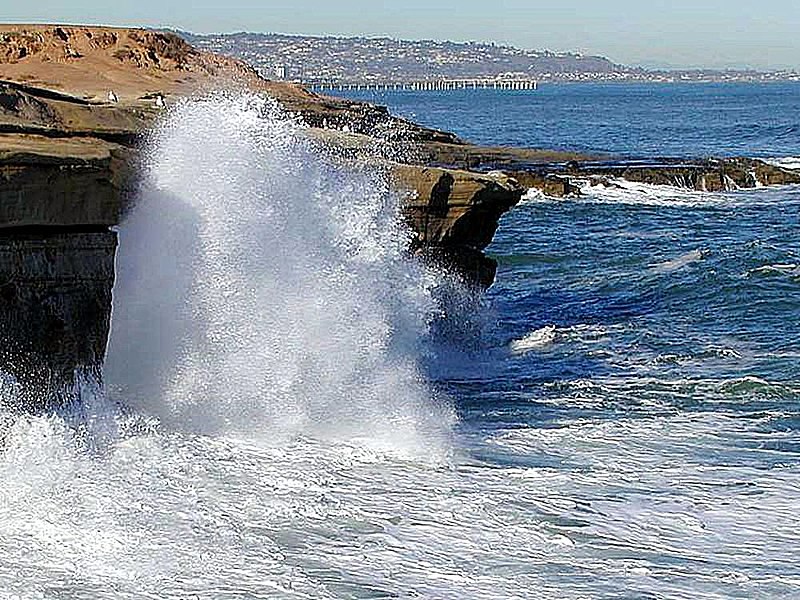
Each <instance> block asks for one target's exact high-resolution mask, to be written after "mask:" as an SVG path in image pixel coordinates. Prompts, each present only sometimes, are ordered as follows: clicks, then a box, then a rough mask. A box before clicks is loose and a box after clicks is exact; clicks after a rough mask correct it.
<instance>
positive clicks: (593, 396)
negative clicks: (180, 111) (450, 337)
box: [360, 84, 800, 598]
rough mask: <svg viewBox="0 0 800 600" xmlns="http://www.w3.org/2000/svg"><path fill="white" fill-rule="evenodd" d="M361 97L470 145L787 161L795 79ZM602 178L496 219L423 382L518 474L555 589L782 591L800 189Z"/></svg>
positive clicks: (797, 389) (799, 383)
mask: <svg viewBox="0 0 800 600" xmlns="http://www.w3.org/2000/svg"><path fill="white" fill-rule="evenodd" d="M360 96H361V97H362V98H365V99H370V100H371V101H377V102H380V103H384V104H386V105H388V106H389V107H390V108H391V109H392V110H393V111H395V112H397V113H399V114H403V115H406V116H409V117H412V118H415V119H417V120H419V121H421V122H423V123H425V124H427V125H430V126H433V127H439V128H442V129H449V130H454V131H456V132H457V133H459V134H460V135H462V136H463V137H465V138H467V139H471V140H476V141H479V142H481V143H486V144H511V145H526V146H541V147H558V148H565V149H572V150H579V151H597V152H611V153H615V154H619V155H623V156H628V157H643V156H650V157H652V156H702V155H744V156H755V157H774V158H782V159H785V160H784V163H785V164H790V165H791V164H794V166H795V168H796V167H797V159H796V158H791V157H797V156H798V154H800V103H798V99H800V85H798V84H779V85H766V86H760V85H744V84H742V85H739V84H737V85H717V84H709V85H670V86H662V85H622V86H618V85H566V86H552V87H542V88H541V89H540V90H539V91H538V92H535V93H531V92H496V91H477V92H455V93H452V94H447V93H442V94H425V93H403V92H401V93H381V94H378V95H376V94H375V93H371V94H364V93H363V92H362V93H361V94H360ZM621 184H622V185H621V187H620V188H618V189H607V188H602V187H598V188H592V187H590V186H587V187H585V188H584V195H583V196H582V197H580V198H573V199H554V198H547V197H543V196H541V195H535V194H534V195H531V197H530V198H529V199H527V200H525V201H523V202H522V203H521V204H520V205H519V206H517V207H516V208H514V209H513V210H512V211H511V212H510V213H509V214H507V215H506V216H505V217H504V218H503V220H502V222H501V225H500V228H499V230H498V232H497V235H496V237H495V240H494V242H493V243H492V244H491V246H490V247H489V253H490V254H491V255H492V256H494V257H495V258H496V259H497V260H498V262H499V269H498V273H497V280H496V283H495V284H494V285H493V286H492V287H491V288H490V290H489V291H488V293H487V294H486V297H485V307H484V308H485V311H486V312H485V313H484V316H486V318H487V323H486V324H485V325H484V329H483V335H484V338H483V340H482V344H483V346H482V349H481V350H480V351H478V352H475V353H473V354H470V355H465V356H463V357H461V359H460V360H456V361H453V362H452V363H451V368H450V370H449V371H444V372H441V373H440V374H439V375H440V378H441V381H442V383H443V385H444V386H445V387H446V388H447V389H448V391H449V392H450V393H451V394H452V395H453V396H454V397H455V398H456V399H457V400H456V402H457V406H458V408H459V412H460V414H461V416H462V419H463V420H462V433H463V435H464V436H465V437H467V438H469V439H470V440H471V451H472V456H473V457H474V458H475V459H476V460H478V461H479V462H480V463H481V464H485V465H494V466H495V467H498V468H501V467H502V468H506V469H511V470H512V471H514V472H515V473H517V474H518V475H519V474H520V473H526V474H527V475H519V476H520V477H522V478H523V479H525V478H526V477H527V476H530V477H533V479H534V480H535V483H534V484H533V485H532V486H531V493H532V494H534V495H535V496H536V498H537V499H536V500H534V499H533V498H529V499H528V500H527V502H528V504H527V505H526V506H527V508H526V509H525V510H523V511H522V512H521V513H520V514H521V515H524V516H521V517H520V518H524V519H539V520H541V523H542V527H543V528H545V529H548V530H551V531H556V532H560V533H561V534H563V535H564V536H566V537H567V538H569V540H570V542H569V545H568V550H564V555H565V556H567V555H569V556H571V557H572V559H573V560H576V559H578V560H576V563H577V564H575V563H573V564H571V566H570V567H569V568H567V567H565V565H564V564H563V563H562V562H561V561H560V560H557V559H555V558H554V559H553V561H552V563H551V565H552V566H553V567H554V568H556V569H561V573H560V574H559V575H558V576H555V575H554V579H556V580H559V581H560V586H561V587H560V589H561V590H562V593H563V594H564V595H563V597H573V595H572V593H576V594H579V593H585V594H586V595H585V596H583V597H587V598H598V597H608V598H668V597H669V598H673V597H674V598H688V597H692V598H699V597H703V598H705V597H709V598H711V597H713V598H727V597H743V598H744V597H747V598H753V597H762V598H767V597H770V598H772V597H780V598H790V597H798V596H800V561H797V559H796V557H795V556H793V547H794V546H795V543H796V540H797V539H798V531H800V517H798V516H797V512H796V509H795V508H794V507H796V506H797V505H798V502H800V189H798V188H797V187H791V186H790V187H778V188H770V189H757V190H742V191H736V192H731V193H724V194H711V193H700V192H694V191H686V190H677V189H671V188H666V187H657V186H647V185H636V184H624V183H622V182H621ZM515 469H519V471H515ZM534 473H536V474H535V475H534ZM570 562H571V561H570ZM555 565H558V566H557V567H556V566H555ZM565 590H572V592H569V593H568V592H567V591H565ZM529 597H536V595H535V594H534V595H531V596H529ZM575 597H577V596H575Z"/></svg>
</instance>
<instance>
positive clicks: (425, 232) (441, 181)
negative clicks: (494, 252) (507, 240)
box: [393, 165, 525, 286]
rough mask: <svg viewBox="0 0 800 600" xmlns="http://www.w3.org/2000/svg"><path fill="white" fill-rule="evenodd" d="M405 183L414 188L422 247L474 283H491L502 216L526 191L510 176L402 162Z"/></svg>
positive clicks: (410, 205)
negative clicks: (492, 247)
mask: <svg viewBox="0 0 800 600" xmlns="http://www.w3.org/2000/svg"><path fill="white" fill-rule="evenodd" d="M393 174H394V177H395V179H396V181H397V182H398V184H399V185H400V186H401V187H404V188H405V189H408V190H413V191H412V192H411V194H410V196H409V198H408V200H407V201H406V202H405V204H404V212H405V214H406V216H407V218H408V222H409V224H410V225H411V228H412V229H413V230H414V231H415V232H416V234H417V237H416V248H417V249H418V250H419V251H420V252H423V253H426V254H428V255H431V256H434V257H436V258H437V259H438V260H440V261H441V262H442V263H443V264H444V265H445V266H451V267H453V268H454V270H455V271H456V272H458V273H461V274H463V275H465V276H466V277H467V279H468V280H469V281H472V282H475V283H478V284H480V285H483V286H489V285H491V283H492V282H493V281H494V275H495V271H496V268H497V265H496V263H495V262H494V260H492V259H490V258H488V257H487V256H485V255H484V254H483V250H484V248H486V246H488V245H489V243H490V242H491V241H492V237H494V232H495V231H496V230H497V225H498V223H499V221H500V217H501V216H502V215H503V214H504V213H505V212H506V211H508V210H509V209H510V208H511V207H512V206H514V205H515V204H516V203H517V202H519V200H520V198H521V197H522V194H523V193H524V191H525V190H524V189H523V188H522V187H521V186H520V185H519V184H518V183H517V181H516V180H514V179H512V178H511V177H508V176H507V175H504V174H500V173H498V174H492V175H478V174H475V173H470V172H467V171H455V170H448V169H439V168H419V167H414V166H409V165H396V166H395V167H394V169H393Z"/></svg>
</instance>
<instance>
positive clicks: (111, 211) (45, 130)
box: [0, 26, 523, 407]
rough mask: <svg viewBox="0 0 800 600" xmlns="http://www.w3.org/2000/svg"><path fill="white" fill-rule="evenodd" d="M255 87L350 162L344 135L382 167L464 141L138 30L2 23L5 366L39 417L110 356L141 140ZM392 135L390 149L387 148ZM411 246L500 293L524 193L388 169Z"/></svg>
mask: <svg viewBox="0 0 800 600" xmlns="http://www.w3.org/2000/svg"><path fill="white" fill-rule="evenodd" d="M220 88H222V89H231V88H246V89H250V90H254V91H257V92H263V93H267V94H269V95H271V96H273V97H274V98H276V99H277V100H278V101H279V102H280V103H281V104H282V105H283V106H284V107H285V109H286V110H287V111H289V112H291V113H294V114H296V115H298V116H299V117H300V118H301V119H302V120H303V121H305V123H307V124H308V125H309V126H310V127H311V129H310V131H312V132H313V131H315V130H316V131H320V130H323V129H324V130H326V131H327V133H328V138H327V141H328V142H331V143H332V145H333V146H335V147H337V148H338V149H339V150H340V151H341V152H342V153H345V154H346V153H347V144H346V143H343V142H342V140H344V139H346V138H347V137H348V136H361V137H364V138H368V139H370V140H376V139H378V140H382V142H381V143H380V144H378V145H377V146H376V147H381V148H383V149H384V150H383V151H380V152H379V151H374V152H372V153H371V154H370V159H374V160H376V161H378V160H380V161H381V163H382V165H384V166H385V160H386V159H387V158H395V159H396V158H397V156H390V155H391V154H392V153H391V152H387V151H386V149H387V148H395V149H399V150H396V151H395V153H396V154H398V155H403V156H409V155H411V154H413V152H412V151H411V150H410V148H412V147H414V146H415V145H418V144H422V145H424V144H434V145H437V144H441V145H454V146H458V145H463V142H461V140H459V139H458V138H456V137H455V136H454V135H452V134H448V133H446V132H439V131H436V130H432V129H428V128H424V127H421V126H418V125H416V124H414V123H411V122H408V121H405V120H402V119H398V118H395V117H393V116H391V115H390V114H389V113H388V111H386V109H384V108H380V107H375V106H372V105H369V104H364V103H358V102H349V101H346V100H338V99H332V98H324V97H320V96H316V95H314V94H311V93H308V92H306V91H305V90H303V89H302V88H300V87H298V86H294V85H291V84H283V83H273V82H270V81H266V80H264V79H262V78H260V77H259V76H258V75H257V74H256V73H255V72H254V71H253V70H252V69H251V68H250V67H248V66H247V65H245V64H243V63H241V62H238V61H236V60H232V59H228V58H224V57H219V56H216V55H213V54H209V53H205V52H200V51H198V50H196V49H195V48H193V47H192V46H190V45H188V44H187V43H186V42H184V41H183V40H182V39H181V38H179V37H177V36H175V35H173V34H170V33H160V32H154V31H146V30H139V29H110V28H98V27H73V26H0V307H1V308H2V310H0V345H1V346H0V347H2V352H0V368H2V370H3V371H5V372H6V373H10V374H12V375H14V376H15V377H16V378H17V379H18V380H20V381H23V382H24V383H25V384H26V385H24V386H23V389H25V390H26V394H27V396H26V397H25V398H24V404H26V405H27V406H28V407H43V406H45V405H46V401H45V398H50V399H52V398H53V397H52V395H51V392H52V389H54V388H58V387H59V386H61V385H64V384H69V382H70V380H71V377H72V375H73V373H74V371H75V369H76V368H77V367H88V368H92V367H95V366H96V365H98V364H99V362H100V361H101V360H102V357H103V355H104V353H105V343H106V337H107V333H108V324H109V319H110V306H111V289H112V285H113V281H114V253H115V248H116V244H117V239H116V234H115V232H114V231H113V226H114V225H116V224H118V223H119V221H120V218H121V217H122V216H123V214H124V210H125V199H126V192H127V191H128V190H129V189H130V187H131V186H130V183H131V181H132V176H133V175H135V166H134V165H135V163H136V157H137V148H138V144H139V140H140V138H141V136H142V135H143V134H144V133H145V132H146V131H147V130H148V129H149V128H150V127H151V126H152V125H153V123H154V122H155V121H156V120H157V119H158V118H159V116H160V115H162V114H163V111H164V107H165V106H168V105H169V104H170V103H171V102H173V101H175V99H176V98H177V97H179V96H185V95H188V94H195V93H203V92H205V91H210V90H216V89H220ZM387 140H391V141H392V144H386V143H385V142H386V141H387ZM389 166H390V170H391V171H392V172H393V174H394V175H393V179H394V181H395V183H396V186H397V187H398V188H399V189H400V190H402V191H403V193H404V194H406V197H407V199H408V202H407V203H406V206H405V210H406V214H407V215H408V218H409V223H410V224H411V226H412V227H413V228H414V229H415V231H416V240H415V249H416V250H417V251H419V252H422V253H424V254H425V255H427V256H430V257H432V258H435V259H436V260H438V261H441V262H444V263H446V264H447V265H448V266H450V267H454V268H455V269H456V270H457V271H458V272H460V273H461V274H462V275H463V276H465V277H466V278H468V279H470V280H473V281H478V282H481V283H483V284H484V285H488V284H489V283H491V281H492V278H493V275H494V263H493V262H492V261H491V260H489V259H487V258H486V257H485V256H484V255H483V253H482V250H483V248H484V247H485V246H486V245H487V244H488V243H489V241H490V240H491V237H492V235H493V234H494V230H495V228H496V227H497V222H498V219H499V217H500V215H501V214H502V213H503V212H504V211H506V210H507V209H508V208H509V207H511V206H513V204H515V203H516V202H517V201H518V200H519V198H520V197H521V195H522V193H523V189H522V188H521V187H520V186H519V185H517V184H516V183H515V182H514V181H513V179H510V178H508V177H502V176H488V175H482V174H476V173H469V172H466V171H459V170H448V169H429V168H425V167H422V166H409V165H402V164H398V163H396V162H392V163H389Z"/></svg>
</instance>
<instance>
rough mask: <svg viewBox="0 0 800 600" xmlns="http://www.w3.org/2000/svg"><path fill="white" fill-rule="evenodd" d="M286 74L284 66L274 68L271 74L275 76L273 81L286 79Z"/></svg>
mask: <svg viewBox="0 0 800 600" xmlns="http://www.w3.org/2000/svg"><path fill="white" fill-rule="evenodd" d="M286 73H287V69H286V65H278V66H276V67H275V70H274V73H273V74H274V75H275V79H286Z"/></svg>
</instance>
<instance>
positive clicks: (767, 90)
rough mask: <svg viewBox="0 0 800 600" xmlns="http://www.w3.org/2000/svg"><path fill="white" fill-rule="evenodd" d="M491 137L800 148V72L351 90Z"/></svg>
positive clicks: (652, 147) (636, 150)
mask: <svg viewBox="0 0 800 600" xmlns="http://www.w3.org/2000/svg"><path fill="white" fill-rule="evenodd" d="M345 95H347V96H348V97H353V98H361V99H364V100H367V101H370V102H375V103H378V104H384V105H387V106H389V107H390V108H391V109H392V111H393V112H395V113H398V114H401V115H403V116H406V117H409V118H411V119H414V120H416V121H419V122H422V123H425V124H427V125H430V126H433V127H438V128H440V129H445V130H447V131H455V132H457V133H458V134H459V135H461V136H463V137H465V138H466V139H468V140H472V141H474V142H479V143H484V144H507V145H511V146H527V147H533V148H559V149H566V150H576V151H580V152H609V153H612V154H614V155H622V156H629V157H635V158H641V157H666V156H675V157H698V156H708V155H712V156H739V155H745V156H759V157H786V156H794V157H796V156H797V155H798V154H800V152H799V151H798V143H800V104H798V101H797V100H798V98H799V97H800V82H786V83H775V84H768V85H764V84H760V85H759V84H750V83H718V84H697V83H685V84H679V83H676V84H669V85H665V84H617V83H576V84H566V85H564V84H556V85H553V84H543V85H541V86H540V87H539V89H538V90H536V91H495V90H474V91H473V90H460V91H452V92H447V93H441V94H431V93H429V92H394V91H388V92H375V91H370V92H368V91H363V90H362V91H361V92H357V93H355V92H347V93H346V94H345Z"/></svg>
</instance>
